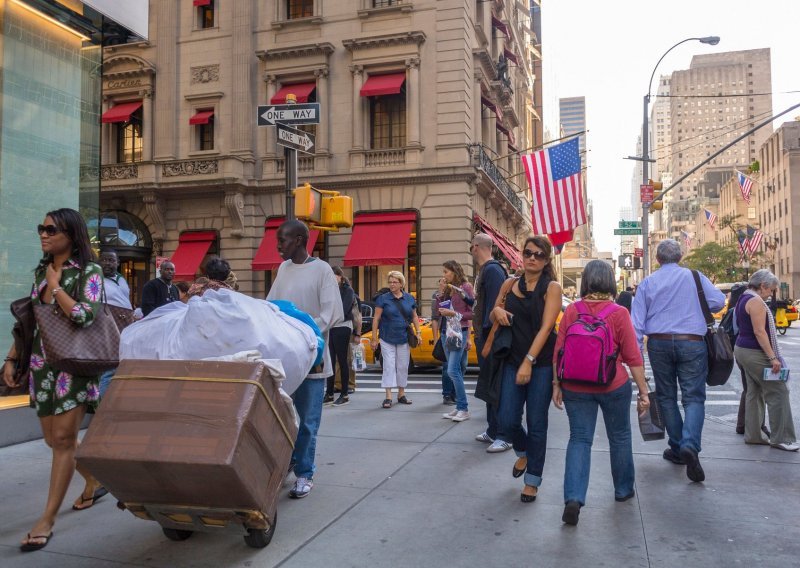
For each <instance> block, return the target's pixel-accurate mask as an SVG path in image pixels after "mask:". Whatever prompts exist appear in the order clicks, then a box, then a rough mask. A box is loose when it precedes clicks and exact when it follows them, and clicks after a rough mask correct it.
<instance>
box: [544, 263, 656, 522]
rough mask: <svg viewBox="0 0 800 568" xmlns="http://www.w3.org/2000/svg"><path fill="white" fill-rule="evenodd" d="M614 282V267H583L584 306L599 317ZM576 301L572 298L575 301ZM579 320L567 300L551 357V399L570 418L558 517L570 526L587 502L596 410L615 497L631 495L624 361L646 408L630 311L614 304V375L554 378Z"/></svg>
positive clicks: (611, 317)
mask: <svg viewBox="0 0 800 568" xmlns="http://www.w3.org/2000/svg"><path fill="white" fill-rule="evenodd" d="M616 295H617V286H616V282H615V280H614V271H613V270H612V269H611V266H609V265H608V264H607V263H606V262H604V261H602V260H592V261H591V262H589V263H588V264H587V265H586V268H585V269H584V271H583V279H582V281H581V300H580V302H582V303H583V305H584V306H585V307H586V310H587V311H588V312H589V313H591V314H593V315H597V314H599V313H600V312H601V311H602V310H604V309H605V308H607V307H608V306H610V305H613V304H614V297H615V296H616ZM577 303H578V302H576V304H577ZM577 319H578V310H577V308H576V305H575V304H571V305H570V306H569V307H568V308H567V309H566V311H565V312H564V317H563V318H562V319H561V323H560V324H559V328H558V338H557V340H556V347H555V350H554V355H553V370H554V371H553V403H554V404H555V405H556V407H557V408H559V409H561V408H563V407H562V402H563V405H564V406H566V407H567V416H568V417H569V444H568V445H567V457H566V465H565V468H564V514H563V516H562V517H561V520H562V521H563V522H565V523H567V524H569V525H577V524H578V515H579V514H580V509H581V507H582V506H583V505H584V504H585V503H586V490H587V488H588V487H589V470H590V465H591V455H592V441H593V439H594V430H595V426H596V424H597V409H598V408H601V409H602V410H603V421H604V422H605V425H606V434H607V435H608V445H609V448H610V456H611V476H612V478H613V480H614V499H616V500H617V501H627V500H628V499H630V498H631V497H633V496H634V490H633V482H634V469H633V449H632V447H631V420H630V403H631V395H632V389H631V382H630V379H629V378H628V372H627V371H626V370H625V367H623V365H622V364H623V363H625V364H626V365H628V367H629V368H630V370H631V374H632V375H633V380H634V381H636V386H637V387H638V388H639V395H638V402H637V405H636V406H637V410H638V412H640V413H641V412H644V411H645V410H647V409H648V408H649V406H650V401H649V399H648V397H647V382H646V380H645V377H644V362H643V360H642V354H641V352H640V351H639V346H638V344H637V342H636V333H635V331H634V329H633V324H632V323H631V316H630V314H629V313H628V310H626V309H624V308H622V307H621V306H617V308H616V309H615V310H613V311H612V312H611V313H610V314H609V315H608V316H606V318H605V321H606V324H607V325H608V326H609V327H610V328H611V330H612V332H613V335H614V344H615V351H616V352H617V353H619V356H618V358H617V366H616V374H615V375H614V378H613V379H612V380H611V382H609V383H608V384H607V385H593V384H590V383H576V382H564V383H561V382H559V381H558V380H557V372H556V365H555V363H556V359H557V358H558V353H559V351H560V350H561V348H562V347H563V346H564V339H565V337H566V334H567V330H568V329H569V326H570V324H572V323H573V322H575V320H577Z"/></svg>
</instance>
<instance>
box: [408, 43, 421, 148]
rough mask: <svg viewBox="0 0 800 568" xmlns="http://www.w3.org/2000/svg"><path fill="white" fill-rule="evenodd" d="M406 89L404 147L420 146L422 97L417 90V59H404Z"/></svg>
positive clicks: (418, 89)
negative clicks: (406, 115)
mask: <svg viewBox="0 0 800 568" xmlns="http://www.w3.org/2000/svg"><path fill="white" fill-rule="evenodd" d="M406 69H408V71H407V80H408V88H407V89H406V93H407V94H406V97H407V101H406V103H407V106H408V129H407V131H406V134H407V136H406V146H420V145H421V144H420V123H419V119H420V105H421V104H422V97H421V96H420V88H419V58H418V57H412V58H411V59H406Z"/></svg>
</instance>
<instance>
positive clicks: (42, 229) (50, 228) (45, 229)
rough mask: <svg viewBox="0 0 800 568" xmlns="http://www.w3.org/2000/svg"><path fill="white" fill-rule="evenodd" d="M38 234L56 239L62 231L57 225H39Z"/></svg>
mask: <svg viewBox="0 0 800 568" xmlns="http://www.w3.org/2000/svg"><path fill="white" fill-rule="evenodd" d="M36 232H37V233H38V234H40V235H41V234H42V233H46V234H47V236H48V237H54V236H56V235H57V234H58V233H60V232H61V229H59V228H58V227H56V226H55V225H39V226H37V227H36Z"/></svg>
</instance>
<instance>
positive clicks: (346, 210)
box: [320, 194, 353, 227]
mask: <svg viewBox="0 0 800 568" xmlns="http://www.w3.org/2000/svg"><path fill="white" fill-rule="evenodd" d="M320 224H321V225H323V226H330V227H352V226H353V199H352V198H351V197H347V196H346V195H338V194H337V195H334V196H330V197H329V196H325V197H323V198H322V219H321V222H320Z"/></svg>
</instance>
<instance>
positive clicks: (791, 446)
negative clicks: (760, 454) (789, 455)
mask: <svg viewBox="0 0 800 568" xmlns="http://www.w3.org/2000/svg"><path fill="white" fill-rule="evenodd" d="M772 447H773V448H776V449H778V450H783V451H784V452H796V451H797V450H800V444H798V443H797V442H792V443H787V442H783V443H780V444H772Z"/></svg>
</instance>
